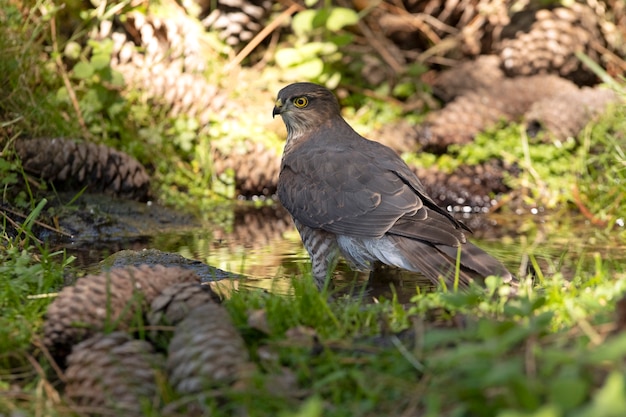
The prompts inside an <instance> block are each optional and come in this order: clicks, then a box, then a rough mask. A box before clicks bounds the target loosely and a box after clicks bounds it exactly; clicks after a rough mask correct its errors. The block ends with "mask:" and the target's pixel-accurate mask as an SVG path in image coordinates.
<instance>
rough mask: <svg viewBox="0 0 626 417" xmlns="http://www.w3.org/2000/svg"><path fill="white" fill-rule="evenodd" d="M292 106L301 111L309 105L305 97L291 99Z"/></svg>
mask: <svg viewBox="0 0 626 417" xmlns="http://www.w3.org/2000/svg"><path fill="white" fill-rule="evenodd" d="M293 104H294V106H296V107H298V108H300V109H301V108H303V107H306V106H307V105H308V104H309V99H308V98H306V97H296V98H294V99H293Z"/></svg>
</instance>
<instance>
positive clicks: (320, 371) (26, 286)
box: [0, 231, 626, 417]
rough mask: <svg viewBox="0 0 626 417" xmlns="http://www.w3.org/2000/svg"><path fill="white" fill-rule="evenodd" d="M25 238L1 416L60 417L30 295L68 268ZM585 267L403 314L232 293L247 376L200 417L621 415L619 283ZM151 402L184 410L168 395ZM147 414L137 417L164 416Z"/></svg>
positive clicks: (11, 301) (386, 303)
mask: <svg viewBox="0 0 626 417" xmlns="http://www.w3.org/2000/svg"><path fill="white" fill-rule="evenodd" d="M25 233H27V231H25ZM23 237H24V234H22V235H21V237H18V238H9V237H8V236H6V235H5V236H3V237H2V245H3V251H2V252H1V253H2V255H1V256H2V259H1V261H2V266H1V267H0V282H2V287H0V308H1V312H2V314H1V315H0V359H1V360H0V413H8V412H10V411H11V410H22V411H23V413H24V414H25V415H29V416H30V415H33V416H34V415H41V414H38V413H39V412H41V410H44V413H45V415H59V416H68V415H71V413H70V412H69V410H68V408H67V406H66V405H65V403H64V402H63V401H62V400H59V398H60V396H61V392H62V385H59V382H58V381H57V378H56V376H55V374H54V372H53V371H52V365H51V363H50V362H49V361H48V358H47V357H46V356H45V355H44V354H43V353H42V352H41V350H39V349H38V348H37V342H36V341H37V339H38V337H39V336H40V334H41V325H42V322H43V314H44V313H45V310H46V306H47V305H48V303H49V302H50V300H51V299H50V298H48V297H42V298H40V297H38V296H39V295H46V294H50V293H53V292H55V291H57V290H58V289H59V288H60V286H61V285H62V284H63V282H64V276H65V275H66V274H67V273H68V271H70V270H69V268H70V263H71V259H67V258H66V257H65V256H64V254H63V253H61V252H57V253H50V252H48V251H47V250H46V249H45V247H43V246H39V245H37V244H34V243H31V244H30V245H29V246H27V247H21V246H20V243H21V242H23V241H24V240H23ZM31 242H36V241H35V240H31ZM592 260H593V261H592V262H591V263H588V262H585V263H584V265H585V267H584V268H580V269H579V270H578V271H577V272H576V273H575V276H574V277H573V279H571V280H565V279H564V278H563V277H562V275H561V274H560V273H554V274H548V275H545V276H542V277H541V279H540V280H539V282H537V283H535V285H532V284H531V283H530V282H528V281H523V283H522V285H521V287H520V289H519V290H518V293H517V295H515V296H513V295H511V289H510V288H509V287H508V286H506V285H503V284H502V283H501V282H499V280H497V279H495V278H494V279H489V280H487V282H486V285H487V287H486V289H485V288H482V287H481V288H479V287H474V288H471V289H470V290H469V291H467V292H454V291H437V292H431V293H416V295H415V296H414V297H413V299H412V300H411V302H410V303H409V304H407V305H400V304H399V303H398V302H397V301H396V300H395V299H393V298H392V299H388V300H387V299H381V300H378V302H376V303H371V302H366V301H364V300H367V298H365V299H361V298H358V297H354V298H347V297H342V296H335V297H334V299H333V300H331V301H329V295H330V294H327V293H319V292H318V291H317V289H316V288H315V286H314V285H313V284H312V282H311V280H310V279H308V278H307V277H306V276H305V277H298V278H294V281H293V294H292V295H289V296H286V295H277V294H272V293H267V292H265V291H261V290H245V289H243V290H240V291H237V292H234V293H233V294H232V296H231V298H230V299H228V300H227V301H226V302H225V306H226V308H227V309H228V311H229V312H230V314H231V317H232V318H233V321H234V323H235V325H236V327H237V329H238V330H239V332H240V333H241V335H242V336H243V337H244V340H245V342H246V346H247V348H248V349H249V352H250V356H251V358H252V361H253V362H254V363H255V365H256V371H254V372H253V373H252V375H250V376H249V377H248V378H247V379H246V380H245V383H243V384H242V385H239V386H237V387H236V388H229V387H219V389H216V390H215V391H212V392H209V395H207V398H208V399H207V400H206V401H205V402H204V403H203V407H204V408H205V409H206V410H207V413H209V412H210V415H213V416H222V415H223V416H227V415H232V414H233V413H241V412H245V413H247V414H248V415H251V416H270V415H272V416H274V415H281V416H282V415H284V416H354V415H359V416H380V415H394V416H401V415H421V416H475V415H480V416H498V417H514V416H536V417H543V416H546V417H561V416H563V417H565V416H577V417H584V416H621V415H623V413H626V403H625V402H624V401H623V398H624V395H625V394H626V385H625V384H626V379H625V376H624V375H626V373H625V371H626V369H625V368H626V365H625V364H624V362H623V357H624V355H626V334H624V333H617V334H613V332H612V331H613V329H614V328H615V318H614V309H615V303H616V302H617V300H619V299H620V297H621V296H622V294H623V293H624V292H626V270H625V269H624V266H623V265H622V264H621V263H619V262H611V260H610V259H601V258H600V257H599V256H597V257H595V258H594V257H592ZM253 313H254V314H253ZM251 317H262V319H261V320H260V321H259V320H257V321H254V320H251ZM258 323H261V324H260V325H259V324H258ZM18 387H19V391H16V389H17V388H18ZM160 395H161V399H160V401H159V403H161V404H162V403H165V404H167V403H169V402H172V401H185V398H178V397H177V396H176V395H175V394H173V393H172V392H171V388H168V387H167V384H165V385H163V386H162V392H161V394H160ZM155 407H156V408H153V409H152V408H151V409H150V410H147V411H146V413H145V415H160V414H159V411H158V410H159V406H155Z"/></svg>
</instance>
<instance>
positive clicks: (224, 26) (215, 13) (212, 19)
mask: <svg viewBox="0 0 626 417" xmlns="http://www.w3.org/2000/svg"><path fill="white" fill-rule="evenodd" d="M271 9H272V2H271V1H269V0H217V1H216V2H215V9H213V10H212V11H211V12H210V14H209V15H208V16H206V18H204V19H203V20H202V23H203V24H204V26H205V27H206V28H207V29H208V30H211V31H215V32H218V36H219V38H220V39H222V40H223V41H224V42H225V43H226V44H227V45H230V46H232V47H234V48H235V49H241V48H243V47H244V46H245V45H246V44H247V43H248V42H249V41H250V40H251V39H252V38H253V37H254V36H255V35H256V34H257V33H259V32H260V31H261V29H263V26H264V25H265V23H266V22H265V19H266V18H267V17H268V16H269V14H270V11H271ZM207 11H208V10H206V9H205V10H203V12H202V15H206V13H207Z"/></svg>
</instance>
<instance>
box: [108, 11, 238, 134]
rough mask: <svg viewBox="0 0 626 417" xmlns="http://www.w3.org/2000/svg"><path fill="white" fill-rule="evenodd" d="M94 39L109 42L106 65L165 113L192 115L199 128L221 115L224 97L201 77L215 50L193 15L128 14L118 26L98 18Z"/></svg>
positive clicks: (216, 88) (178, 13)
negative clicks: (208, 42) (99, 24)
mask: <svg viewBox="0 0 626 417" xmlns="http://www.w3.org/2000/svg"><path fill="white" fill-rule="evenodd" d="M97 37H98V38H100V39H104V38H111V39H112V40H113V57H112V60H111V66H112V67H113V68H114V69H115V70H117V71H119V72H120V73H121V74H122V75H123V77H124V80H125V81H126V82H127V83H128V84H129V85H130V86H131V88H133V89H137V90H140V91H142V92H143V93H144V94H145V95H146V96H147V98H148V99H149V100H150V101H151V102H152V103H153V104H155V105H158V106H160V107H162V108H163V109H164V110H165V113H166V114H167V116H169V117H172V118H175V117H179V116H186V117H194V118H196V119H197V120H198V122H199V124H200V126H204V125H207V124H208V123H209V122H210V121H211V120H213V119H217V118H221V117H223V112H224V111H225V108H226V106H227V104H228V100H227V97H226V95H225V94H223V93H222V92H221V91H219V89H218V87H216V86H215V85H214V84H212V83H210V82H208V80H207V78H206V77H205V76H204V72H205V71H206V70H207V69H208V68H207V61H208V59H207V58H208V57H211V56H212V55H215V54H216V53H215V52H212V51H210V50H208V49H207V47H206V46H205V43H206V42H204V41H203V39H204V38H205V37H206V35H205V34H204V28H203V27H202V26H201V25H200V24H199V23H198V22H197V21H196V20H195V19H194V18H192V17H189V16H187V15H186V14H184V13H180V12H179V11H178V12H173V13H172V14H171V15H170V16H168V18H167V19H162V18H160V17H158V16H153V15H144V14H141V13H139V12H133V13H130V14H129V15H128V18H127V19H126V20H125V22H124V25H122V26H121V27H117V28H115V29H114V28H113V26H112V23H111V22H103V23H102V25H101V27H100V32H99V33H98V35H97Z"/></svg>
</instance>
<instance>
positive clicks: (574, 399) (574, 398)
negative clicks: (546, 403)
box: [549, 375, 588, 410]
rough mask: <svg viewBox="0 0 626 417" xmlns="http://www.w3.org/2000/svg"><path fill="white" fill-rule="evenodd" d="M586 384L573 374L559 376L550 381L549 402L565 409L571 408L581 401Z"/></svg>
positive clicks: (584, 393) (585, 391) (584, 394)
mask: <svg viewBox="0 0 626 417" xmlns="http://www.w3.org/2000/svg"><path fill="white" fill-rule="evenodd" d="M587 388H588V384H587V383H586V382H585V381H584V380H583V379H581V378H579V377H578V378H577V377H576V376H575V375H569V376H561V377H559V378H555V379H553V380H551V381H550V386H549V391H550V400H551V402H553V403H555V404H558V405H559V406H560V407H561V408H563V409H565V410H571V409H573V408H574V407H576V406H578V405H579V404H581V403H582V402H583V400H584V399H585V396H586V394H587Z"/></svg>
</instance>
